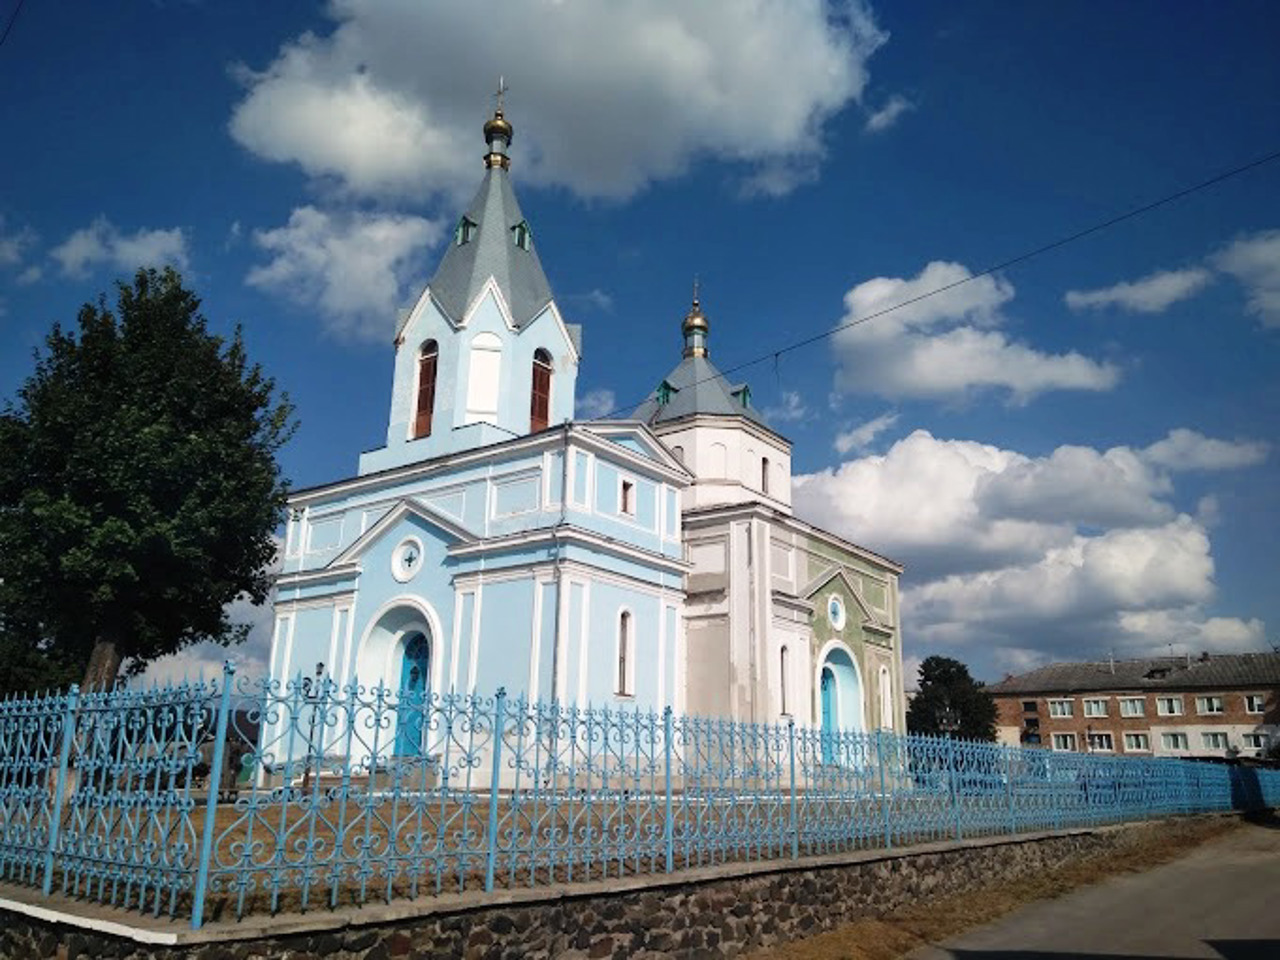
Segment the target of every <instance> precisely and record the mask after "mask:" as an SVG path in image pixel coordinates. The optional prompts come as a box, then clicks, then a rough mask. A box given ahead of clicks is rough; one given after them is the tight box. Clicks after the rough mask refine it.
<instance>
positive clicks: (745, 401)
mask: <svg viewBox="0 0 1280 960" xmlns="http://www.w3.org/2000/svg"><path fill="white" fill-rule="evenodd" d="M731 392H732V395H733V399H735V400H737V401H738V402H739V403H740V404H742V405H743V406H744V407H749V406H751V388H750V387H748V386H747V385H746V384H745V383H744V384H742V385H740V386H737V387H734V388H733V390H732V391H731Z"/></svg>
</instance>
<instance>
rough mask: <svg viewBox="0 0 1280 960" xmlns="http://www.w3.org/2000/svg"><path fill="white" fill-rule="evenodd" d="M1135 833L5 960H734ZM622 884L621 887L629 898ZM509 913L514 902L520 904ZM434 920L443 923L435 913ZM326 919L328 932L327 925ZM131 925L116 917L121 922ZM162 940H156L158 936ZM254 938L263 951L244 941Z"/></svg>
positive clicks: (1002, 842) (883, 856) (54, 938)
mask: <svg viewBox="0 0 1280 960" xmlns="http://www.w3.org/2000/svg"><path fill="white" fill-rule="evenodd" d="M1133 829H1134V828H1133V827H1111V828H1105V829H1099V830H1094V831H1071V832H1063V833H1057V834H1049V835H1041V836H1036V837H1017V838H1009V837H1001V838H993V839H990V840H976V841H966V842H964V843H957V844H932V845H929V846H926V847H919V848H914V849H906V850H901V851H894V852H891V853H890V852H883V851H867V852H862V853H857V854H849V855H845V856H842V857H828V858H820V859H814V860H810V861H808V862H801V863H790V864H786V863H783V864H778V863H771V864H765V865H762V864H750V865H744V864H728V865H725V866H723V867H717V868H715V869H714V870H703V871H698V875H697V876H696V878H692V879H690V878H682V877H679V876H677V877H669V876H667V877H654V878H643V881H642V882H641V883H636V881H634V880H629V881H627V882H626V884H625V885H626V886H630V887H632V889H615V890H613V891H612V892H611V891H610V890H609V886H610V885H609V884H607V883H605V884H591V885H590V887H591V890H589V891H584V890H582V889H581V888H577V889H575V888H574V887H567V886H566V887H559V888H553V889H549V890H546V891H535V892H534V894H533V895H535V896H537V897H538V898H537V899H526V900H525V902H519V903H516V902H506V903H497V904H495V903H493V900H492V899H491V900H490V901H489V902H488V903H487V904H485V905H476V906H468V907H451V908H448V909H447V910H438V909H437V910H435V911H434V912H430V913H426V914H425V915H419V916H416V917H415V916H412V915H411V913H412V909H413V906H414V905H406V904H401V905H399V907H398V912H399V913H401V914H404V916H402V917H400V918H397V919H394V920H389V919H385V918H384V919H382V920H378V919H377V916H376V911H374V910H370V909H366V910H365V911H360V912H357V913H354V914H348V915H346V916H344V917H341V918H337V917H331V918H330V921H329V922H330V925H331V926H332V927H333V929H328V930H324V929H318V930H315V931H313V932H309V933H293V934H289V935H277V936H273V935H271V926H272V921H271V920H269V919H263V920H259V921H254V922H253V923H250V922H249V921H245V922H244V923H242V924H232V923H226V924H222V923H219V924H217V925H215V926H216V929H215V928H214V927H206V928H204V929H202V930H200V931H187V930H185V928H180V924H178V923H176V922H175V929H182V930H183V935H182V936H183V939H184V940H186V941H187V942H181V943H178V944H176V945H172V946H155V945H146V944H140V943H138V942H136V941H135V940H132V939H128V938H126V937H122V936H112V935H107V934H102V933H95V932H93V931H91V930H88V929H76V928H73V927H70V926H66V925H62V924H59V923H56V922H51V921H45V920H36V919H33V918H31V917H29V916H27V915H23V914H20V913H16V912H11V911H8V910H0V957H4V958H15V960H25V958H46V957H47V958H56V960H85V958H91V957H92V958H96V957H103V958H117V960H141V958H144V957H159V958H165V960H254V958H263V960H265V958H275V957H283V958H288V960H311V958H317V957H327V958H332V960H394V958H406V960H426V958H439V960H445V958H450V960H452V958H456V957H465V958H467V960H523V958H542V957H547V958H563V960H569V958H575V960H578V958H603V957H636V958H657V957H668V956H673V957H688V958H703V957H715V958H719V957H731V956H735V955H736V954H739V953H741V952H743V951H745V950H749V949H753V948H756V947H759V946H763V945H769V944H772V943H775V942H778V941H779V940H788V939H792V938H795V937H798V936H802V935H807V934H813V933H818V932H821V931H823V930H829V929H831V928H833V927H836V926H838V925H840V924H841V923H847V922H849V921H851V920H855V919H857V918H859V917H864V916H869V915H872V916H873V915H880V914H883V913H886V912H888V911H891V910H894V909H896V908H898V907H901V906H903V905H906V904H909V903H913V902H915V901H918V900H921V899H924V898H930V897H939V896H945V895H948V894H954V893H958V892H962V891H964V890H966V889H970V888H972V887H973V886H975V885H978V884H981V883H984V882H988V881H990V880H992V879H993V878H997V877H999V878H1002V879H1008V878H1017V877H1020V876H1030V875H1033V874H1036V873H1039V872H1041V871H1044V870H1048V869H1053V868H1054V867H1056V866H1060V865H1062V864H1064V863H1066V862H1068V861H1071V860H1074V859H1078V858H1080V857H1082V856H1086V855H1089V854H1092V853H1097V852H1102V851H1105V850H1109V849H1113V848H1116V847H1117V846H1120V845H1122V844H1124V843H1125V842H1126V839H1127V837H1128V836H1129V834H1130V833H1131V832H1132V830H1133ZM622 885H624V884H622V883H619V884H618V885H615V886H622ZM507 898H508V899H511V896H510V895H509V894H508V897H507ZM422 910H424V911H425V910H432V908H431V906H430V905H429V904H428V905H426V906H425V907H423V908H422ZM308 917H315V918H316V919H317V925H320V924H323V922H324V921H325V915H324V914H316V915H313V914H308ZM119 918H120V914H119V913H118V912H116V913H113V919H115V920H116V921H117V922H118V921H119ZM152 929H155V928H154V927H152ZM246 936H253V937H255V939H237V938H240V937H246Z"/></svg>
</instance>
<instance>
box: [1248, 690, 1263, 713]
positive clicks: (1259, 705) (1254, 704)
mask: <svg viewBox="0 0 1280 960" xmlns="http://www.w3.org/2000/svg"><path fill="white" fill-rule="evenodd" d="M1266 699H1267V698H1266V697H1264V696H1263V695H1262V694H1260V693H1246V694H1245V695H1244V712H1245V713H1261V712H1262V709H1263V703H1264V702H1265V701H1266Z"/></svg>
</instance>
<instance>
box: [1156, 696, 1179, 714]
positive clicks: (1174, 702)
mask: <svg viewBox="0 0 1280 960" xmlns="http://www.w3.org/2000/svg"><path fill="white" fill-rule="evenodd" d="M1166 704H1168V705H1170V706H1173V707H1176V708H1177V709H1176V710H1166V709H1165V705H1166ZM1185 712H1186V704H1185V703H1183V702H1182V697H1156V716H1159V717H1181V716H1183V715H1184V714H1185Z"/></svg>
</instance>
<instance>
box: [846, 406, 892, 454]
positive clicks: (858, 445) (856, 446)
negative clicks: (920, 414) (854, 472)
mask: <svg viewBox="0 0 1280 960" xmlns="http://www.w3.org/2000/svg"><path fill="white" fill-rule="evenodd" d="M897 422H898V414H896V413H882V414H880V416H878V417H875V418H873V419H871V420H868V421H866V422H865V423H860V424H858V426H856V427H852V428H850V429H849V430H844V431H841V432H840V433H838V434H836V439H835V442H834V445H835V448H836V451H837V452H838V453H852V452H855V451H859V450H865V449H866V448H867V447H869V446H871V444H872V443H873V442H874V441H875V439H876V437H878V436H880V434H882V433H884V431H886V430H888V429H889V428H890V427H892V426H893V425H894V424H895V423H897Z"/></svg>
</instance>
